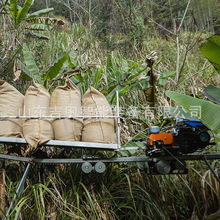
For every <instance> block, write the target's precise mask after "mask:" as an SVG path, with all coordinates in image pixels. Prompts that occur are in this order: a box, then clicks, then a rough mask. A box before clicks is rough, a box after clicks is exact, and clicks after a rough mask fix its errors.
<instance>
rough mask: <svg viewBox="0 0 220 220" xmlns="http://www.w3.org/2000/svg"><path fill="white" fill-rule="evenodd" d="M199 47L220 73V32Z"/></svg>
mask: <svg viewBox="0 0 220 220" xmlns="http://www.w3.org/2000/svg"><path fill="white" fill-rule="evenodd" d="M199 49H200V51H201V52H202V54H203V55H204V56H205V57H206V58H207V59H208V60H209V61H210V63H211V64H212V65H213V66H214V67H215V69H216V70H217V72H218V73H219V74H220V34H216V35H214V36H212V37H210V38H208V39H207V40H206V41H205V42H204V43H203V44H202V45H201V46H200V47H199Z"/></svg>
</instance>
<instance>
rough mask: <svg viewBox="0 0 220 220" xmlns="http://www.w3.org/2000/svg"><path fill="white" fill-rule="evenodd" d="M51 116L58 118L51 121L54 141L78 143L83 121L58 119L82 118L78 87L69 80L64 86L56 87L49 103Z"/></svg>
mask: <svg viewBox="0 0 220 220" xmlns="http://www.w3.org/2000/svg"><path fill="white" fill-rule="evenodd" d="M50 110H51V112H50V113H51V115H52V116H56V117H58V118H57V119H55V120H53V122H52V125H53V130H54V136H55V140H63V141H80V140H81V134H82V128H83V120H82V119H72V118H71V119H59V116H67V117H74V116H82V106H81V94H80V91H79V89H78V87H77V86H76V85H75V84H74V83H73V82H72V81H70V80H69V79H66V83H65V85H64V86H59V87H57V88H56V89H55V90H54V92H53V94H52V96H51V102H50Z"/></svg>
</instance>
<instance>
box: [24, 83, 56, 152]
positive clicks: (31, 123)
mask: <svg viewBox="0 0 220 220" xmlns="http://www.w3.org/2000/svg"><path fill="white" fill-rule="evenodd" d="M49 104H50V94H49V93H48V91H47V90H46V89H45V88H44V87H43V86H42V85H40V84H37V83H33V85H32V86H30V87H29V88H28V90H27V91H26V94H25V98H24V115H25V116H27V117H29V116H37V117H39V118H40V117H41V116H49ZM22 128H23V134H24V137H25V139H26V141H27V143H28V144H29V145H30V146H31V150H35V149H36V148H37V147H38V146H40V145H42V144H44V143H45V142H47V141H49V140H51V139H53V137H54V136H53V129H52V125H51V121H50V120H49V119H25V120H24V123H23V127H22Z"/></svg>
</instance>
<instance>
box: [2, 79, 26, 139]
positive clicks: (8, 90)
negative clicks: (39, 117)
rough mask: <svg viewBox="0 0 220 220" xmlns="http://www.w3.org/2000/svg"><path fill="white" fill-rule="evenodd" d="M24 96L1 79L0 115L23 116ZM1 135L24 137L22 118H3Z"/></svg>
mask: <svg viewBox="0 0 220 220" xmlns="http://www.w3.org/2000/svg"><path fill="white" fill-rule="evenodd" d="M23 105H24V96H23V95H22V94H21V93H20V92H19V91H18V90H17V89H15V88H14V87H13V86H11V85H9V84H8V83H7V82H5V81H4V80H0V116H18V117H19V116H22V114H23ZM0 136H4V137H18V138H20V137H22V120H21V119H1V120H0Z"/></svg>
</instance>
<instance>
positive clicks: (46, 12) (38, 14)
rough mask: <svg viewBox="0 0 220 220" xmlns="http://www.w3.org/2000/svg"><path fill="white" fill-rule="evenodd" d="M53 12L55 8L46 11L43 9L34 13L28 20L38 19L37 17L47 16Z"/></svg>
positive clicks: (29, 15)
mask: <svg viewBox="0 0 220 220" xmlns="http://www.w3.org/2000/svg"><path fill="white" fill-rule="evenodd" d="M53 10H54V8H45V9H42V10H39V11H35V12H34V13H31V14H28V15H27V18H26V19H30V18H34V17H37V16H42V15H45V14H48V13H50V12H51V11H53Z"/></svg>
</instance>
